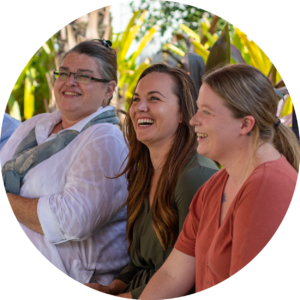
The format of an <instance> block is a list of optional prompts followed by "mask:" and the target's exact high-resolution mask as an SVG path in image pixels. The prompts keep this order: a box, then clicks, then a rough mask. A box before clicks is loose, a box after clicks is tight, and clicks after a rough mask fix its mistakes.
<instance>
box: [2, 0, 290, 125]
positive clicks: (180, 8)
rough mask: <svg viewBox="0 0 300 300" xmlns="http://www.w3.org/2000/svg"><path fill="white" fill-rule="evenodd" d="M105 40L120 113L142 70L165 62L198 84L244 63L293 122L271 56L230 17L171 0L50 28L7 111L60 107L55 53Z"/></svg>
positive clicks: (103, 11) (106, 10)
mask: <svg viewBox="0 0 300 300" xmlns="http://www.w3.org/2000/svg"><path fill="white" fill-rule="evenodd" d="M99 38H100V39H109V40H111V41H112V43H113V45H112V47H113V48H114V49H116V51H117V54H118V65H119V67H118V75H119V83H118V87H117V91H116V92H115V93H114V98H113V100H112V105H114V106H115V107H116V108H117V111H118V112H119V116H120V118H121V120H122V119H123V117H124V113H125V112H126V110H127V107H128V102H129V100H130V99H131V97H132V93H133V90H134V88H135V85H136V82H137V79H138V77H139V76H140V74H141V73H142V72H143V70H144V69H145V68H147V67H148V66H149V65H151V64H153V63H157V62H163V63H166V64H168V65H171V66H177V67H180V68H183V69H184V70H186V72H188V73H189V74H190V76H191V77H192V78H193V79H194V81H195V83H196V85H197V86H198V87H200V85H201V76H202V75H203V74H204V73H205V72H207V71H208V70H210V69H211V68H213V67H215V66H216V65H219V64H224V63H227V64H228V63H230V64H234V63H247V64H249V65H252V66H254V67H256V68H257V69H259V70H260V71H261V72H262V73H264V74H265V75H266V76H267V77H268V78H269V79H270V81H271V82H272V84H273V86H274V89H275V91H276V93H277V95H278V99H279V105H278V110H277V116H278V117H279V118H281V120H282V122H284V123H285V124H286V125H288V126H292V122H293V119H294V123H296V119H295V114H294V113H293V104H292V100H291V97H290V95H289V92H288V90H287V88H286V86H285V83H284V81H283V79H282V78H281V76H280V74H279V72H278V71H277V69H276V67H275V66H274V64H273V63H272V62H271V61H270V59H269V58H268V56H267V55H266V54H265V53H264V52H263V51H262V50H261V49H260V48H259V47H258V46H257V44H256V43H255V42H254V41H253V40H251V38H250V37H248V36H247V35H246V34H245V33H243V32H241V31H240V30H239V29H238V28H236V27H235V26H234V24H230V23H228V22H227V21H226V20H224V19H221V18H220V17H218V16H217V15H213V14H211V13H210V12H207V11H204V10H202V9H199V8H196V7H194V6H190V5H184V4H182V3H177V2H169V1H160V0H155V1H145V0H140V1H134V2H131V3H121V4H118V5H113V6H107V7H103V8H100V9H98V10H95V11H92V12H90V13H89V14H86V15H83V16H81V17H80V18H78V19H76V20H74V21H73V22H71V23H70V24H68V25H67V26H66V27H64V28H62V29H61V30H60V31H59V32H57V33H55V34H54V35H53V36H52V37H51V38H50V39H49V40H48V41H45V43H44V44H43V45H42V46H41V48H40V49H39V50H38V51H37V52H36V53H35V54H34V55H33V56H32V58H31V59H30V60H29V62H28V63H27V65H26V66H25V68H24V69H23V71H22V72H21V74H20V75H19V78H18V80H17V81H16V83H15V85H14V88H13V90H12V92H11V95H10V98H9V100H8V103H7V107H6V112H7V113H8V114H10V115H11V116H12V117H14V118H15V119H18V120H20V121H24V120H26V119H29V118H31V117H32V116H34V115H36V114H40V113H45V112H53V111H55V110H56V109H57V107H56V103H55V98H54V94H53V77H52V74H53V71H55V70H57V69H58V66H59V60H60V56H61V55H62V54H63V53H65V52H66V51H68V50H69V49H71V48H72V47H73V46H75V45H76V44H77V43H79V42H82V41H84V40H90V39H99Z"/></svg>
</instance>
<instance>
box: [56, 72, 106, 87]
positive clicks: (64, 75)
mask: <svg viewBox="0 0 300 300" xmlns="http://www.w3.org/2000/svg"><path fill="white" fill-rule="evenodd" d="M53 74H54V76H55V78H56V79H57V80H60V81H66V80H69V78H70V76H71V75H72V74H74V79H75V80H76V81H77V82H78V83H83V84H89V83H90V82H91V81H92V80H94V81H98V82H103V83H107V82H110V81H111V80H108V79H99V78H95V77H92V76H91V75H89V74H87V73H86V72H84V71H80V70H77V72H76V73H74V72H69V71H65V70H63V71H54V72H53Z"/></svg>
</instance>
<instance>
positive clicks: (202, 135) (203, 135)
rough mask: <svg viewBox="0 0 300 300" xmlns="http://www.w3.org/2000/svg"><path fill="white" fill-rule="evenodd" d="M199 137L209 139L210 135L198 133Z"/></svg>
mask: <svg viewBox="0 0 300 300" xmlns="http://www.w3.org/2000/svg"><path fill="white" fill-rule="evenodd" d="M197 136H199V137H201V138H205V137H208V135H207V134H206V133H197Z"/></svg>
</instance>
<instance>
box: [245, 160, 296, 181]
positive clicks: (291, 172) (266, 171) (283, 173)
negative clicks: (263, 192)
mask: <svg viewBox="0 0 300 300" xmlns="http://www.w3.org/2000/svg"><path fill="white" fill-rule="evenodd" d="M297 176H298V173H297V172H296V170H295V169H294V168H293V167H292V166H291V165H290V164H289V162H288V161H287V160H286V158H285V157H284V156H283V155H281V157H280V158H278V159H276V160H272V161H268V162H265V163H263V164H261V165H259V166H258V167H257V168H256V169H255V170H254V171H253V172H252V174H251V175H250V176H249V178H248V179H249V181H251V182H257V183H260V182H261V181H262V180H264V183H265V184H271V185H274V184H276V183H283V184H285V183H289V182H293V183H294V184H295V183H296V180H297Z"/></svg>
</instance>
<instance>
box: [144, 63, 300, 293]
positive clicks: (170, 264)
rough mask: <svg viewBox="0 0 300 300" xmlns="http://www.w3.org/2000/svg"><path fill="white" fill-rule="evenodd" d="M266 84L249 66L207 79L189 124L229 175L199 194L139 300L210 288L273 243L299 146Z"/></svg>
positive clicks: (290, 192) (286, 202) (227, 69)
mask: <svg viewBox="0 0 300 300" xmlns="http://www.w3.org/2000/svg"><path fill="white" fill-rule="evenodd" d="M277 103H278V98H277V95H276V93H275V92H274V89H273V86H272V84H271V83H270V81H269V79H268V78H267V77H265V76H264V75H263V74H262V73H261V72H260V71H258V70H257V69H255V68H254V67H250V66H248V65H244V64H243V65H231V66H227V67H224V68H221V69H218V70H215V71H214V72H212V73H211V74H207V75H205V77H204V79H203V84H202V86H201V88H200V94H199V98H198V101H197V105H198V112H197V113H196V114H195V116H194V117H193V118H192V120H191V124H192V125H194V126H195V130H196V132H197V134H198V136H199V138H198V148H197V150H198V153H201V154H203V155H206V156H207V157H210V158H211V159H214V160H216V161H218V162H220V163H221V164H222V165H223V166H224V168H223V169H222V170H221V171H220V172H218V173H217V174H215V175H214V176H213V177H212V178H211V179H210V180H209V181H208V182H206V183H205V184H204V185H203V186H202V187H201V188H200V189H199V191H198V193H197V194H196V196H195V198H194V199H193V202H192V204H191V207H190V213H189V215H188V216H187V218H186V221H185V224H184V226H183V229H182V232H181V234H180V236H179V238H178V240H177V242H176V245H175V248H174V250H173V251H172V253H171V254H170V256H169V258H168V259H167V260H166V262H165V264H164V265H163V266H162V267H161V268H160V270H159V271H158V272H157V273H156V274H155V276H154V277H153V278H152V279H151V281H150V282H149V284H148V285H147V287H146V289H145V290H144V293H143V294H142V295H141V299H167V298H175V297H180V296H183V295H185V293H186V292H187V291H189V289H190V288H191V287H192V286H193V285H194V284H195V283H196V291H197V292H199V291H202V290H205V289H207V288H210V287H212V286H214V285H216V284H218V283H220V282H221V281H223V280H225V279H227V278H228V277H230V276H232V275H233V274H235V273H236V272H238V271H239V270H240V269H242V268H243V267H244V266H245V265H247V264H248V263H249V262H250V261H251V260H252V259H253V258H254V257H255V256H256V255H257V254H258V253H259V252H260V251H261V250H262V249H263V248H264V247H265V245H266V244H267V243H268V242H269V240H270V239H271V238H272V236H273V235H274V233H275V232H276V230H277V228H278V226H279V225H280V223H281V221H282V219H283V218H284V215H285V213H286V211H287V209H288V207H289V204H290V202H291V199H292V196H293V193H294V189H295V185H296V180H297V175H298V174H297V172H298V168H299V159H300V146H299V142H298V141H297V138H296V136H295V135H294V133H293V132H292V131H291V129H290V128H288V127H286V126H285V125H283V124H281V123H280V120H279V119H278V118H277V117H276V110H277Z"/></svg>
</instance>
